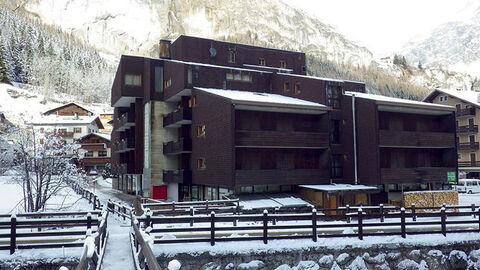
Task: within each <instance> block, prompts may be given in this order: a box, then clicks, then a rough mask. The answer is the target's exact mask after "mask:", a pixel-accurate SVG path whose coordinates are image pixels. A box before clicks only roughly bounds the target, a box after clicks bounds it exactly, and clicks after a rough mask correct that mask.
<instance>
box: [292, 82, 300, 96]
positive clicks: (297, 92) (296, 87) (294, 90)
mask: <svg viewBox="0 0 480 270" xmlns="http://www.w3.org/2000/svg"><path fill="white" fill-rule="evenodd" d="M293 92H294V93H295V95H298V94H300V83H298V82H297V83H295V85H294V87H293Z"/></svg>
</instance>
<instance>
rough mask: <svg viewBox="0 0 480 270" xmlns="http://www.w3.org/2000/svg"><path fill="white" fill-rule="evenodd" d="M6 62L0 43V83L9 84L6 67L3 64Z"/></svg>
mask: <svg viewBox="0 0 480 270" xmlns="http://www.w3.org/2000/svg"><path fill="white" fill-rule="evenodd" d="M6 61H7V59H6V53H5V47H4V46H3V44H2V43H1V42H0V82H8V83H9V82H10V79H9V77H8V72H7V65H6V64H5V62H6Z"/></svg>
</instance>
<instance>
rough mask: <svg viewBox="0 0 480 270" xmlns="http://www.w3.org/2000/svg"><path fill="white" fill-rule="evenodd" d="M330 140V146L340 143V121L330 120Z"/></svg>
mask: <svg viewBox="0 0 480 270" xmlns="http://www.w3.org/2000/svg"><path fill="white" fill-rule="evenodd" d="M330 129H331V131H330V140H331V143H332V144H339V143H340V120H332V121H331V123H330Z"/></svg>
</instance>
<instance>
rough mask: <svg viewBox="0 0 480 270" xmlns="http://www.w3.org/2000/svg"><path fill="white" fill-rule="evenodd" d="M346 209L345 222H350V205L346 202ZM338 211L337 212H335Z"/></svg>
mask: <svg viewBox="0 0 480 270" xmlns="http://www.w3.org/2000/svg"><path fill="white" fill-rule="evenodd" d="M346 208H347V209H346V210H345V216H347V223H350V222H351V221H352V218H351V217H350V216H349V215H348V213H349V212H350V205H349V204H347V205H346ZM337 213H338V212H337Z"/></svg>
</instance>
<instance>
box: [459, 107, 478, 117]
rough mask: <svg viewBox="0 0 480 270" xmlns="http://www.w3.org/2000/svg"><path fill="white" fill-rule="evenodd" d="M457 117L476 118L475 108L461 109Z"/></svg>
mask: <svg viewBox="0 0 480 270" xmlns="http://www.w3.org/2000/svg"><path fill="white" fill-rule="evenodd" d="M456 115H457V117H460V116H474V115H475V108H466V109H460V110H457V111H456Z"/></svg>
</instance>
